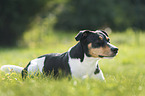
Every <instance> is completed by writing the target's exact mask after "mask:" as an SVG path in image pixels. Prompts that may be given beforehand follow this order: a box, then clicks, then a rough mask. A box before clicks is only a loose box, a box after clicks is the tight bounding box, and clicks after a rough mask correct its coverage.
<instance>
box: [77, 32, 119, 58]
mask: <svg viewBox="0 0 145 96" xmlns="http://www.w3.org/2000/svg"><path fill="white" fill-rule="evenodd" d="M75 39H76V41H80V43H81V45H82V47H83V50H84V53H85V54H86V56H88V57H95V58H109V57H114V56H116V55H117V53H118V48H117V47H115V46H114V45H112V44H110V39H109V37H108V34H107V33H106V32H105V31H101V30H96V31H90V30H83V31H80V32H79V33H78V34H77V36H76V37H75Z"/></svg>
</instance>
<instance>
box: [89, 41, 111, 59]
mask: <svg viewBox="0 0 145 96" xmlns="http://www.w3.org/2000/svg"><path fill="white" fill-rule="evenodd" d="M88 51H89V54H90V55H91V56H92V57H95V58H97V57H99V56H98V55H101V56H111V55H112V52H111V49H110V48H109V46H107V45H106V46H104V47H100V48H92V43H89V44H88Z"/></svg>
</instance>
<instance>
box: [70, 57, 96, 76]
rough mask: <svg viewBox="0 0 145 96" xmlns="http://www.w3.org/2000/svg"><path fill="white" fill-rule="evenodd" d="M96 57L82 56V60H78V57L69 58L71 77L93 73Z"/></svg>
mask: <svg viewBox="0 0 145 96" xmlns="http://www.w3.org/2000/svg"><path fill="white" fill-rule="evenodd" d="M97 60H98V59H96V58H88V57H86V56H85V57H84V61H83V62H80V59H74V58H69V65H70V69H71V72H72V76H73V77H81V78H83V77H84V76H91V75H93V74H94V71H95V69H96V65H97Z"/></svg>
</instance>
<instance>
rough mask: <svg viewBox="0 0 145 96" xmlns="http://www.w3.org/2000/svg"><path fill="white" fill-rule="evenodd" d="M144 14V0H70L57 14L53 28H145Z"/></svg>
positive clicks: (119, 29) (120, 29)
mask: <svg viewBox="0 0 145 96" xmlns="http://www.w3.org/2000/svg"><path fill="white" fill-rule="evenodd" d="M144 14H145V1H144V0H70V1H69V2H68V3H67V4H66V6H65V7H64V9H63V10H62V13H61V14H59V15H58V16H57V18H58V22H57V23H56V25H55V28H56V29H59V30H60V29H61V30H81V29H92V30H95V29H98V28H99V29H100V28H101V29H103V28H105V27H111V29H113V30H118V31H124V30H126V29H127V28H130V27H133V28H134V27H135V28H138V29H142V30H145V27H144V26H145V23H144V22H145V19H144ZM137 23H138V24H137Z"/></svg>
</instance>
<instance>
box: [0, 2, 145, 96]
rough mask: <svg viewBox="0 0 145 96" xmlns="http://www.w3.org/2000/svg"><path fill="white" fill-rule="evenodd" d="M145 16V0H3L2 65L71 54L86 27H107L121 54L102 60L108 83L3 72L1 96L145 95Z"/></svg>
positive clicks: (0, 10)
mask: <svg viewBox="0 0 145 96" xmlns="http://www.w3.org/2000/svg"><path fill="white" fill-rule="evenodd" d="M144 16H145V0H1V1H0V33H1V34H0V66H2V65H7V64H11V65H17V66H21V67H25V66H26V65H27V64H28V62H29V61H30V60H32V59H34V58H37V57H38V56H41V55H44V54H47V53H63V52H66V51H68V50H69V48H70V47H72V46H73V45H75V44H76V43H77V42H76V41H75V39H74V37H75V36H76V34H77V33H78V32H79V31H80V30H84V29H88V30H97V29H102V30H106V31H107V32H108V33H109V37H110V40H111V44H113V45H115V46H117V47H118V48H119V53H118V55H117V56H116V57H115V58H114V59H103V60H100V61H99V66H100V68H101V69H102V71H103V73H104V76H105V79H106V82H102V81H98V80H94V79H91V78H87V79H85V80H82V79H78V78H74V79H71V80H68V79H67V78H64V79H61V80H54V79H53V78H42V77H39V76H38V77H34V78H27V80H25V81H23V80H22V79H21V74H15V73H12V74H5V73H3V72H2V71H0V96H144V94H145V59H144V58H145V51H144V50H145V27H144V26H145V23H144V22H145V18H144Z"/></svg>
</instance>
